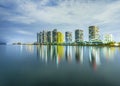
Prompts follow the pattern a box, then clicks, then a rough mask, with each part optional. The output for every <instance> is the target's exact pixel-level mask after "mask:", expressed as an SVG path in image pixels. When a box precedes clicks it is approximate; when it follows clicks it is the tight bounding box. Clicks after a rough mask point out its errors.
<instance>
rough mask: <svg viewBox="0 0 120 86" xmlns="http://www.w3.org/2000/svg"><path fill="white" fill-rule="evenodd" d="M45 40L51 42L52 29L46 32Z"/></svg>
mask: <svg viewBox="0 0 120 86" xmlns="http://www.w3.org/2000/svg"><path fill="white" fill-rule="evenodd" d="M47 42H48V43H52V31H48V32H47Z"/></svg>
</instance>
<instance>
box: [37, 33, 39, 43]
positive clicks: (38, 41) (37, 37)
mask: <svg viewBox="0 0 120 86" xmlns="http://www.w3.org/2000/svg"><path fill="white" fill-rule="evenodd" d="M37 43H39V33H37Z"/></svg>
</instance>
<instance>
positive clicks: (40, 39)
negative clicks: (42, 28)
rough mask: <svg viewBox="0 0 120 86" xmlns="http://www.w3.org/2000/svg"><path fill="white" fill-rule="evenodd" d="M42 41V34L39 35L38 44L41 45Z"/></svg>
mask: <svg viewBox="0 0 120 86" xmlns="http://www.w3.org/2000/svg"><path fill="white" fill-rule="evenodd" d="M42 42H43V39H42V32H40V33H39V43H42Z"/></svg>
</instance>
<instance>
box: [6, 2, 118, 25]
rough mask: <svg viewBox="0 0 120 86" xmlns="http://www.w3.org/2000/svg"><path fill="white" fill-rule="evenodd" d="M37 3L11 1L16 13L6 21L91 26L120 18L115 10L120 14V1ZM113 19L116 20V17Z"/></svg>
mask: <svg viewBox="0 0 120 86" xmlns="http://www.w3.org/2000/svg"><path fill="white" fill-rule="evenodd" d="M35 1H36V2H35ZM35 1H34V0H13V1H11V3H14V4H15V6H16V7H15V8H14V12H10V15H9V16H8V17H7V19H6V18H5V19H6V20H8V21H11V22H19V23H25V24H32V23H36V22H45V23H51V24H61V23H66V24H80V23H81V24H91V23H96V22H97V23H99V22H108V21H109V22H110V19H109V18H110V17H111V16H113V15H114V16H118V14H116V13H115V12H114V10H116V11H118V13H119V6H118V5H119V1H117V2H114V3H113V4H111V3H109V4H108V2H105V1H104V0H101V1H97V0H59V1H55V0H52V1H53V2H54V3H56V5H55V6H54V4H52V5H53V6H52V5H49V4H50V3H52V2H51V0H41V1H40V0H35ZM108 1H109V0H108ZM116 5H117V7H116ZM103 8H104V9H103ZM111 11H112V12H111ZM12 13H13V14H12ZM112 18H113V19H112V20H114V18H115V17H112Z"/></svg>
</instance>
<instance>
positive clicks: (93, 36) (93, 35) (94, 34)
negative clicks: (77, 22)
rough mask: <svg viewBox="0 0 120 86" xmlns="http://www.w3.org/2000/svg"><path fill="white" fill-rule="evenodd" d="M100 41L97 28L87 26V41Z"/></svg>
mask: <svg viewBox="0 0 120 86" xmlns="http://www.w3.org/2000/svg"><path fill="white" fill-rule="evenodd" d="M99 40H100V35H99V28H98V27H97V26H89V41H90V42H97V41H99Z"/></svg>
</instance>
